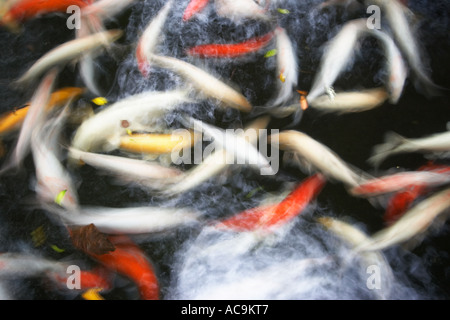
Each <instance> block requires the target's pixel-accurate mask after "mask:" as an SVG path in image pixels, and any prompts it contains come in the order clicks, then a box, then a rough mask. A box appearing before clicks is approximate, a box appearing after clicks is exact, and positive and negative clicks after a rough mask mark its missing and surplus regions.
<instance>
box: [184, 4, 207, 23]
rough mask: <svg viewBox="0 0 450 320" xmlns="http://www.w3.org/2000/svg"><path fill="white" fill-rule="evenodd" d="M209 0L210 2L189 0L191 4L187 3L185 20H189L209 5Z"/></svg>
mask: <svg viewBox="0 0 450 320" xmlns="http://www.w3.org/2000/svg"><path fill="white" fill-rule="evenodd" d="M208 2H209V0H191V1H189V4H188V5H187V7H186V9H185V10H184V13H183V21H188V20H189V19H191V18H192V17H193V16H194V15H195V14H197V13H199V12H200V11H202V10H203V9H204V8H205V7H206V6H207V5H208Z"/></svg>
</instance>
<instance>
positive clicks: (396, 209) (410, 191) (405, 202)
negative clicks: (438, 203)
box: [383, 162, 450, 225]
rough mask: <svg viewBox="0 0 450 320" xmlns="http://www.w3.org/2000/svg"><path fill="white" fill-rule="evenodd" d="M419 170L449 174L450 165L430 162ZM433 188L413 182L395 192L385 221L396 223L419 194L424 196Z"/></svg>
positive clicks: (385, 215) (388, 206) (389, 202)
mask: <svg viewBox="0 0 450 320" xmlns="http://www.w3.org/2000/svg"><path fill="white" fill-rule="evenodd" d="M417 170H418V171H431V172H435V173H441V174H448V173H449V172H450V167H448V166H445V165H437V164H434V163H433V162H430V163H428V164H426V165H424V166H422V167H420V168H419V169H417ZM431 189H432V188H430V187H428V186H427V185H423V184H413V185H410V186H409V187H408V188H406V189H405V190H403V191H399V192H397V193H395V194H394V195H393V196H392V197H391V198H390V199H389V201H388V203H387V205H386V210H385V212H384V215H383V220H384V222H385V223H386V224H388V225H391V224H392V223H394V222H395V221H396V220H398V218H400V217H401V216H402V215H403V214H404V213H405V212H406V210H408V209H409V208H410V206H411V204H412V203H413V202H414V200H416V199H417V198H418V197H419V196H423V195H425V194H426V193H428V192H430V191H431Z"/></svg>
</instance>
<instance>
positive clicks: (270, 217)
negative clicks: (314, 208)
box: [216, 174, 326, 231]
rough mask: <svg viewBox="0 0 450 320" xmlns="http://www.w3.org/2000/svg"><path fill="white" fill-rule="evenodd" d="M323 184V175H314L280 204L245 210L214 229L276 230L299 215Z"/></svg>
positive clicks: (300, 184) (324, 180) (301, 183)
mask: <svg viewBox="0 0 450 320" xmlns="http://www.w3.org/2000/svg"><path fill="white" fill-rule="evenodd" d="M325 184H326V179H325V177H324V176H323V175H321V174H314V175H313V176H311V177H308V178H306V179H305V180H303V181H302V182H300V183H299V184H298V186H297V187H296V188H295V189H294V190H293V191H292V192H290V193H289V194H288V195H287V197H286V198H285V199H283V200H282V201H281V202H279V203H276V204H269V205H265V206H261V207H256V208H251V209H248V210H245V211H243V212H241V213H238V214H237V215H234V216H233V217H231V218H229V219H225V220H223V221H221V222H219V223H218V224H217V225H216V227H217V228H226V229H232V230H236V231H254V230H258V229H263V230H271V229H274V228H278V227H279V226H281V225H284V224H286V223H287V222H288V221H290V220H292V219H293V218H294V217H296V216H297V215H299V214H300V213H301V212H302V211H303V210H304V209H305V208H306V207H307V206H308V205H309V204H310V203H311V201H312V200H313V199H314V198H315V197H316V196H317V195H318V194H319V193H320V191H321V190H322V188H323V187H324V186H325Z"/></svg>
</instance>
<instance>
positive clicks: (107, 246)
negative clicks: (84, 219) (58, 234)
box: [71, 223, 115, 255]
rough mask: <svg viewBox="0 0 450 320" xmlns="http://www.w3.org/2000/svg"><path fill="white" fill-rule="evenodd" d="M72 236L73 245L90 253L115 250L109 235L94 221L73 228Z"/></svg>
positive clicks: (97, 253) (103, 252)
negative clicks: (101, 230) (100, 229)
mask: <svg viewBox="0 0 450 320" xmlns="http://www.w3.org/2000/svg"><path fill="white" fill-rule="evenodd" d="M71 236H72V242H73V245H74V246H75V247H76V248H77V249H79V250H81V251H84V252H86V253H88V254H96V255H100V254H105V253H108V252H110V251H114V250H115V246H114V245H113V244H112V243H111V241H109V240H108V236H107V235H106V234H104V233H102V232H100V231H99V230H98V229H97V227H96V226H95V225H94V224H93V223H91V224H90V225H87V226H83V227H78V228H74V229H72V230H71Z"/></svg>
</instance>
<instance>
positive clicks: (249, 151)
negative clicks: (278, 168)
mask: <svg viewBox="0 0 450 320" xmlns="http://www.w3.org/2000/svg"><path fill="white" fill-rule="evenodd" d="M189 121H190V122H191V123H192V124H193V129H194V130H198V131H201V132H203V134H205V135H206V136H209V137H211V138H213V139H214V144H215V146H218V147H219V148H221V149H225V150H226V151H227V153H228V152H229V153H230V154H233V155H234V157H235V159H236V161H237V163H239V164H244V163H245V164H249V165H253V166H256V167H257V168H259V169H260V170H261V174H265V175H271V174H275V172H274V170H273V169H272V167H271V165H270V163H269V161H268V159H267V158H266V157H264V156H263V155H262V154H261V153H260V152H259V150H258V149H257V148H256V147H255V146H254V145H253V144H252V143H250V142H248V141H247V140H246V139H245V137H243V136H240V135H237V134H235V133H233V132H230V131H226V130H222V129H219V128H217V127H214V126H211V125H209V124H206V123H204V122H202V121H199V120H197V119H194V118H190V120H189Z"/></svg>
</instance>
